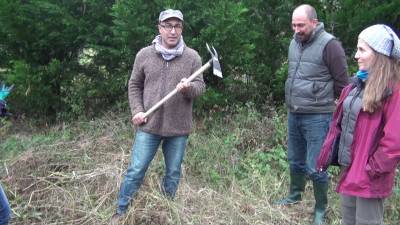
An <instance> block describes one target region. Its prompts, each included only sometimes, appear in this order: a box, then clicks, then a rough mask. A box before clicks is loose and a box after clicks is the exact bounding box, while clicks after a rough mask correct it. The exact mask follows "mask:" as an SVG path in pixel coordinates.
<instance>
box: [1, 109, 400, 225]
mask: <svg viewBox="0 0 400 225" xmlns="http://www.w3.org/2000/svg"><path fill="white" fill-rule="evenodd" d="M129 120H130V115H129V113H128V112H122V113H118V114H115V113H113V112H109V113H106V114H104V115H103V116H102V117H100V118H98V119H95V120H90V121H76V122H71V123H63V124H59V125H57V126H52V127H49V128H46V129H41V131H38V130H34V132H29V131H25V132H20V131H21V130H19V129H23V127H18V129H17V128H16V127H10V129H8V130H7V133H5V135H2V136H1V144H0V153H1V159H2V161H1V162H2V167H1V174H4V175H3V176H2V180H1V182H2V184H3V186H5V189H6V193H7V195H8V197H9V199H10V202H11V207H12V209H13V213H14V215H13V217H14V218H13V220H12V223H11V224H18V225H24V224H26V225H28V224H30V225H31V224H106V223H107V222H108V220H109V218H110V216H111V215H112V213H113V212H114V210H115V202H116V199H117V194H118V191H119V190H118V189H119V184H120V183H121V179H122V175H123V172H124V170H125V169H126V168H127V163H128V162H129V157H130V148H131V143H132V138H133V130H132V128H131V126H130V122H129ZM23 124H29V123H23ZM20 126H21V125H20ZM16 129H17V130H16ZM29 129H30V128H28V129H25V130H29ZM285 140H286V112H285V110H284V109H279V108H278V109H276V108H273V107H270V106H268V107H265V108H264V109H263V110H262V111H258V110H256V109H255V107H254V105H253V104H247V105H246V106H243V107H234V108H231V109H227V108H225V109H217V108H214V111H212V112H210V113H209V114H208V115H207V116H203V117H198V118H197V120H196V128H195V130H194V133H193V134H192V135H191V136H190V138H189V143H188V148H187V153H186V158H185V161H184V165H183V179H182V181H181V184H180V187H179V190H178V194H177V198H176V199H175V200H174V201H170V200H167V199H165V198H163V197H162V195H161V194H160V192H159V181H160V179H161V177H162V173H163V160H162V158H161V157H162V154H157V156H156V159H155V160H154V161H153V163H152V165H151V167H150V169H149V171H148V173H147V176H146V178H145V181H144V184H143V186H142V188H141V190H140V192H139V194H138V196H137V197H136V199H135V201H134V202H133V205H132V207H131V208H130V210H129V212H128V214H127V216H126V217H125V218H124V224H125V225H128V224H143V225H148V224H154V225H156V224H157V225H158V224H170V225H177V224H194V225H200V224H221V225H222V224H224V225H226V224H231V225H246V224H249V225H254V224H263V225H265V224H267V225H268V224H269V225H274V224H280V225H285V224H292V225H302V224H308V223H309V222H310V219H311V217H312V215H311V214H312V210H313V205H314V201H313V197H312V191H311V188H312V187H311V184H308V185H307V190H308V191H307V192H306V195H305V197H304V201H302V202H301V203H300V204H298V205H294V206H292V207H288V208H280V207H276V206H274V205H272V204H271V202H272V201H273V200H275V199H277V198H280V197H282V196H285V194H286V192H287V189H288V188H287V185H288V172H287V169H288V166H287V162H286V153H285V149H286V141H285ZM10 152H13V153H12V154H11V153H10ZM5 153H6V154H5ZM333 174H335V173H333ZM336 179H337V176H336V175H333V179H332V180H333V183H336ZM334 186H335V184H333V185H332V187H331V190H330V193H329V202H330V206H329V210H328V220H329V224H332V225H338V224H340V219H339V217H340V209H339V205H338V195H337V193H335V192H334V191H333V188H334ZM399 190H400V185H399V184H398V183H397V184H396V186H395V190H394V194H393V196H392V197H391V198H390V199H389V200H388V201H387V202H386V209H385V210H386V212H385V213H386V216H385V222H386V223H385V224H389V225H394V224H398V220H399V213H400V211H399V208H398V201H399V200H400V191H399Z"/></svg>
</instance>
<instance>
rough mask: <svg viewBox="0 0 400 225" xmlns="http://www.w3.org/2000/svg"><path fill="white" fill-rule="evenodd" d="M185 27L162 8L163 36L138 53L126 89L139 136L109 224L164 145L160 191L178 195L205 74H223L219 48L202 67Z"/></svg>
mask: <svg viewBox="0 0 400 225" xmlns="http://www.w3.org/2000/svg"><path fill="white" fill-rule="evenodd" d="M182 30H183V15H182V13H181V11H179V10H173V9H168V10H165V11H162V12H161V13H160V16H159V21H158V31H159V35H158V36H156V37H155V39H154V40H153V42H152V45H151V46H148V47H146V48H143V49H141V50H140V51H139V52H138V53H137V55H136V58H135V62H134V65H133V70H132V74H131V78H130V80H129V90H128V94H129V104H130V108H131V113H132V123H133V124H134V125H135V127H136V137H135V142H134V144H133V147H132V153H131V162H130V164H129V167H128V169H127V171H126V174H125V176H124V179H123V183H122V185H121V188H120V193H119V197H118V207H117V211H116V213H115V214H114V215H113V217H112V219H111V223H110V224H117V222H118V220H119V218H120V217H121V215H123V214H124V213H125V212H126V210H127V208H128V204H129V203H130V201H131V200H132V198H133V197H134V196H135V194H136V192H137V191H138V189H139V187H140V186H141V184H142V181H143V178H144V176H145V173H146V171H147V169H148V166H149V165H150V162H151V161H152V160H153V158H154V156H155V154H156V152H157V149H158V147H159V145H160V144H161V143H162V151H163V155H164V161H165V176H164V178H163V180H162V183H161V192H162V194H163V195H164V196H166V197H168V198H174V196H175V193H176V190H177V188H178V184H179V180H180V176H181V163H182V160H183V157H184V153H185V147H186V141H187V139H188V135H189V134H190V132H191V130H192V125H193V122H192V106H193V100H194V99H195V98H196V97H198V96H200V95H201V94H202V93H203V92H204V90H205V84H204V81H203V77H202V72H203V71H204V70H206V69H207V68H208V67H210V66H211V64H213V67H214V70H217V73H216V74H218V75H221V69H220V66H219V63H218V56H217V55H216V51H215V49H213V50H214V54H212V56H213V59H212V60H210V61H209V62H208V63H207V64H205V65H204V66H201V58H200V56H199V54H198V53H197V52H196V51H195V50H193V49H191V48H189V47H187V46H186V45H185V42H184V41H183V38H182ZM207 47H208V46H207ZM209 50H210V49H209ZM210 53H211V50H210ZM212 62H213V63H212ZM218 70H219V71H218Z"/></svg>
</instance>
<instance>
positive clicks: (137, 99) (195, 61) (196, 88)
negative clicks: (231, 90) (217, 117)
mask: <svg viewBox="0 0 400 225" xmlns="http://www.w3.org/2000/svg"><path fill="white" fill-rule="evenodd" d="M200 67H201V58H200V56H199V54H198V53H197V52H196V51H195V50H193V49H191V48H189V47H185V49H184V51H183V54H182V55H181V56H178V57H176V58H175V59H173V60H171V61H165V60H164V59H163V58H162V56H161V55H160V54H159V53H157V52H156V50H155V48H154V46H153V45H151V46H148V47H146V48H143V49H141V50H140V51H139V52H138V53H137V55H136V58H135V63H134V65H133V70H132V74H131V78H130V79H129V88H128V95H129V105H130V108H131V113H132V116H134V115H136V114H137V113H138V112H145V111H147V110H148V109H150V108H151V107H152V106H153V105H155V104H156V103H157V102H158V101H159V100H161V99H162V98H163V97H164V96H166V95H167V94H168V93H170V92H171V91H172V90H174V89H175V87H176V85H177V84H178V83H179V82H180V80H181V79H182V78H184V77H186V78H187V77H189V76H190V75H191V74H192V73H194V72H195V71H196V70H197V69H199V68H200ZM191 87H192V88H191V89H190V91H188V92H186V93H185V94H182V93H179V92H178V93H177V94H176V95H175V96H173V97H172V98H170V99H169V100H168V101H167V102H166V103H164V105H162V106H161V107H160V108H159V109H158V110H157V111H155V112H154V113H153V114H151V115H150V116H149V117H148V120H147V123H145V124H143V125H141V126H139V127H138V129H140V130H142V131H145V132H148V133H152V134H157V135H161V136H180V135H188V134H189V133H190V132H191V131H192V127H193V122H192V107H193V100H194V98H195V97H197V96H199V95H201V94H202V93H203V92H204V90H205V84H204V81H203V76H202V75H199V76H198V77H197V78H196V79H194V80H193V81H192V82H191Z"/></svg>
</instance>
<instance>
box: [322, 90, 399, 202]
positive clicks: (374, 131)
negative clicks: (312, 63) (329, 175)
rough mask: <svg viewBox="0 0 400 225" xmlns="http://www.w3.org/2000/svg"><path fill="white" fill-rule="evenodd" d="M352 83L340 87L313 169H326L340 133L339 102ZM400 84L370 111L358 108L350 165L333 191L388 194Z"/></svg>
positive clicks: (395, 150)
mask: <svg viewBox="0 0 400 225" xmlns="http://www.w3.org/2000/svg"><path fill="white" fill-rule="evenodd" d="M351 88H352V85H348V86H347V87H346V88H344V89H343V91H342V94H341V95H340V98H339V101H338V105H337V109H336V111H335V113H334V115H333V119H332V122H331V124H330V128H329V132H328V134H327V137H326V139H325V142H324V144H323V146H322V149H321V153H320V155H319V158H318V161H317V170H318V171H319V170H326V169H327V167H328V165H327V164H328V160H329V157H330V152H331V149H332V146H333V144H334V141H335V137H336V136H337V135H340V132H341V130H340V124H338V123H339V122H340V118H341V116H342V113H343V110H342V104H343V101H344V99H345V98H346V96H347V95H348V94H349V92H350V90H351ZM399 126H400V85H399V84H398V85H396V87H395V88H394V89H393V90H392V94H391V95H390V96H389V97H388V98H386V99H385V101H384V102H383V107H381V108H380V109H379V110H377V111H375V112H374V113H372V114H371V113H367V112H364V111H362V110H361V112H360V113H359V115H358V117H357V122H356V124H355V129H354V138H353V142H352V144H351V164H350V165H349V166H348V167H344V168H343V170H342V173H341V175H340V180H339V183H338V186H337V188H336V191H337V192H339V193H342V194H346V195H351V196H358V197H363V198H385V197H388V196H389V195H390V194H391V193H392V188H393V183H394V178H395V176H396V167H397V164H398V162H399V160H400V128H399Z"/></svg>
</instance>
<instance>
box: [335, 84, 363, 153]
mask: <svg viewBox="0 0 400 225" xmlns="http://www.w3.org/2000/svg"><path fill="white" fill-rule="evenodd" d="M356 88H357V87H356ZM361 90H362V88H357V89H356V93H355V94H354V96H353V98H352V99H351V101H350V104H349V113H348V114H347V115H346V121H347V123H346V127H345V129H344V131H347V129H348V127H349V122H348V121H349V117H350V113H351V108H352V107H353V104H354V101H355V100H356V99H357V97H358V95H360V93H361ZM356 120H357V118H356ZM355 125H356V124H355V123H354V126H355ZM342 132H343V130H342ZM353 138H354V130H353ZM345 141H346V135H344V136H343V143H346V142H345ZM339 145H340V144H339ZM350 146H351V144H350ZM338 154H340V155H339V158H341V157H342V155H343V151H339V152H338ZM339 158H338V160H339Z"/></svg>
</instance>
